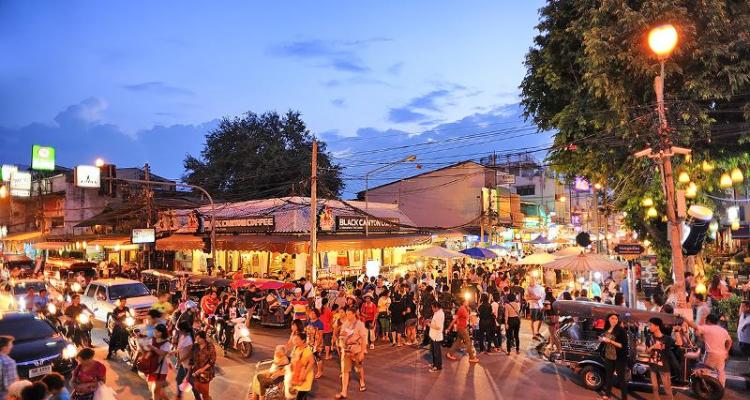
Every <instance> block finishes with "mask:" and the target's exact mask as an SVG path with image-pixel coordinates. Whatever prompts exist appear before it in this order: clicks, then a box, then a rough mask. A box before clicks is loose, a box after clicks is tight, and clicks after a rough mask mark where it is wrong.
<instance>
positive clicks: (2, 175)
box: [0, 165, 18, 182]
mask: <svg viewBox="0 0 750 400" xmlns="http://www.w3.org/2000/svg"><path fill="white" fill-rule="evenodd" d="M16 171H18V167H16V166H15V165H3V166H2V169H0V179H2V181H3V182H10V176H11V175H13V173H14V172H16Z"/></svg>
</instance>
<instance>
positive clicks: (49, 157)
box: [31, 144, 55, 171]
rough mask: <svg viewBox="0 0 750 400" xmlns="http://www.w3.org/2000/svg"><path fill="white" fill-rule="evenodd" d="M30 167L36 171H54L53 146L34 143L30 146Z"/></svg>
mask: <svg viewBox="0 0 750 400" xmlns="http://www.w3.org/2000/svg"><path fill="white" fill-rule="evenodd" d="M31 169H33V170H36V171H54V170H55V148H54V147H49V146H40V145H38V144H35V145H34V146H33V147H32V148H31Z"/></svg>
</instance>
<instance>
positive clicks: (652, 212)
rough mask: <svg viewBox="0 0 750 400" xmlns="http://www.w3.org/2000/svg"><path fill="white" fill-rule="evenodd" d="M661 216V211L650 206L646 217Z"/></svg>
mask: <svg viewBox="0 0 750 400" xmlns="http://www.w3.org/2000/svg"><path fill="white" fill-rule="evenodd" d="M658 216H659V212H658V211H656V208H655V207H649V209H648V210H647V211H646V218H656V217H658Z"/></svg>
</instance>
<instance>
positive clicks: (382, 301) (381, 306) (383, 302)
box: [378, 296, 391, 313]
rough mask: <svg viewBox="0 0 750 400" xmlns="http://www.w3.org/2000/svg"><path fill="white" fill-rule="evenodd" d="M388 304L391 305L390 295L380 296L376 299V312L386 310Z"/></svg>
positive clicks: (388, 306)
mask: <svg viewBox="0 0 750 400" xmlns="http://www.w3.org/2000/svg"><path fill="white" fill-rule="evenodd" d="M390 306H391V298H390V297H384V296H381V297H380V298H379V299H378V312H379V313H384V312H388V309H389V308H390Z"/></svg>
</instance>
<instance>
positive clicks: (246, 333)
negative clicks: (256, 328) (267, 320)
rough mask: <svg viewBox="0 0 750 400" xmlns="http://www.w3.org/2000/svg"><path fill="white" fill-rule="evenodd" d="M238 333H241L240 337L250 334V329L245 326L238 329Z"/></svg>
mask: <svg viewBox="0 0 750 400" xmlns="http://www.w3.org/2000/svg"><path fill="white" fill-rule="evenodd" d="M240 335H242V337H248V336H250V329H247V328H242V329H240Z"/></svg>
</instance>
